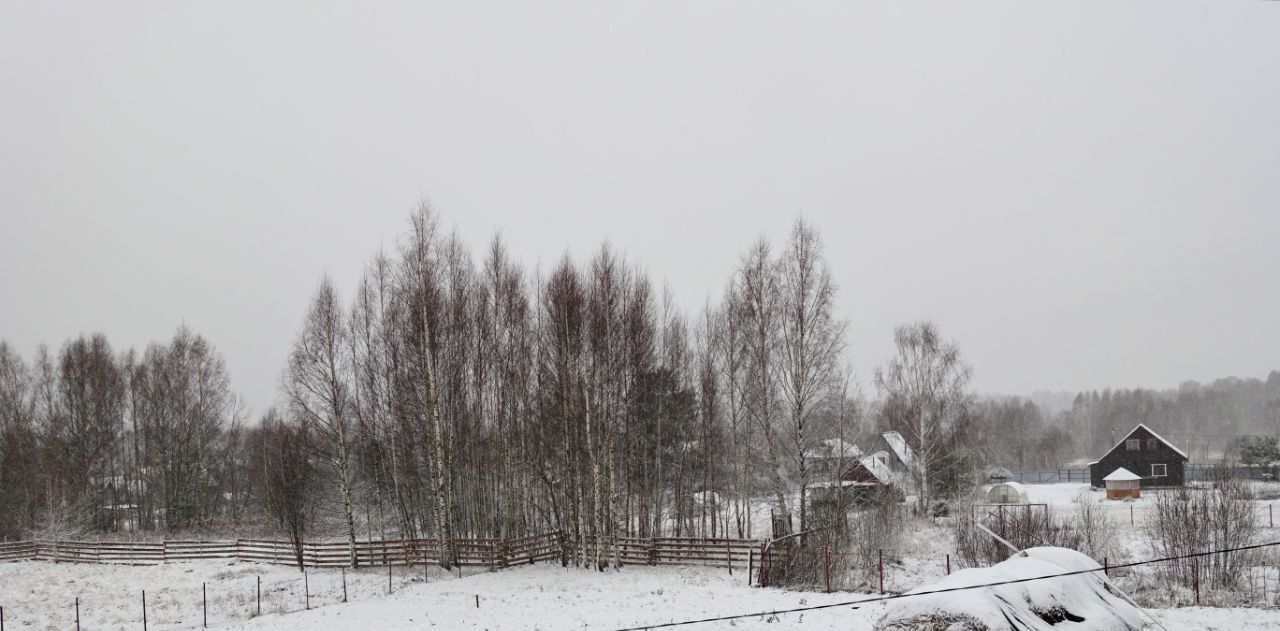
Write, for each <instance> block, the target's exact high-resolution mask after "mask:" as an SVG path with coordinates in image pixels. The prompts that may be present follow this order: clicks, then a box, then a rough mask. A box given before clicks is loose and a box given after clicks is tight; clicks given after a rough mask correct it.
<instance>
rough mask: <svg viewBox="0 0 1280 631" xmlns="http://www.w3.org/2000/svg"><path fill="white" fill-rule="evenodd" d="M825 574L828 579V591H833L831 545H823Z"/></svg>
mask: <svg viewBox="0 0 1280 631" xmlns="http://www.w3.org/2000/svg"><path fill="white" fill-rule="evenodd" d="M822 556H823V572H822V573H823V575H824V576H825V577H826V580H827V593H828V594H830V593H831V546H822Z"/></svg>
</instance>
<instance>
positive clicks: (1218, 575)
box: [1149, 467, 1258, 590]
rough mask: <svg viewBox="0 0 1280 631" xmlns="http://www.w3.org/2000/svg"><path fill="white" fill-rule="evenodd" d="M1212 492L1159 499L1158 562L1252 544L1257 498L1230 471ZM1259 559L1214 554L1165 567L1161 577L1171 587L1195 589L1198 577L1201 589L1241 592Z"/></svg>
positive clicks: (1218, 477)
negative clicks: (1159, 560)
mask: <svg viewBox="0 0 1280 631" xmlns="http://www.w3.org/2000/svg"><path fill="white" fill-rule="evenodd" d="M1211 479H1212V481H1213V484H1212V486H1211V487H1209V488H1190V487H1183V488H1180V489H1176V490H1173V491H1167V492H1164V493H1161V494H1159V495H1157V496H1156V501H1155V518H1154V519H1153V520H1152V521H1151V522H1150V525H1149V528H1150V532H1151V535H1152V538H1153V539H1154V542H1153V546H1154V548H1155V550H1154V551H1155V554H1156V556H1159V557H1174V556H1186V555H1189V554H1195V553H1199V552H1207V551H1211V550H1226V549H1230V548H1238V547H1241V546H1247V545H1249V544H1251V543H1253V540H1254V534H1255V529H1256V525H1255V522H1254V514H1253V511H1254V508H1253V493H1252V491H1251V490H1250V488H1249V486H1248V485H1247V484H1246V483H1245V482H1244V481H1242V480H1238V479H1235V478H1233V477H1231V473H1230V470H1229V469H1227V468H1226V467H1219V468H1217V469H1215V470H1214V471H1213V472H1212V474H1211ZM1257 560H1258V553H1257V552H1256V551H1242V552H1233V553H1230V554H1214V555H1209V556H1205V557H1200V558H1199V559H1196V560H1194V561H1193V560H1191V559H1186V560H1182V561H1178V562H1170V563H1164V564H1161V565H1160V566H1159V567H1158V570H1157V573H1158V574H1159V575H1161V576H1162V577H1163V579H1164V580H1165V581H1166V582H1167V583H1169V584H1171V585H1180V586H1182V587H1186V588H1190V587H1191V586H1192V584H1193V580H1194V578H1195V577H1196V575H1197V573H1198V575H1199V580H1200V585H1201V587H1202V589H1206V590H1212V589H1227V590H1233V589H1239V588H1240V587H1241V586H1242V578H1243V576H1244V574H1245V571H1246V568H1249V567H1251V566H1252V565H1255V564H1256V563H1257Z"/></svg>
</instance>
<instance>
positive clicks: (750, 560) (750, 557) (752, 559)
mask: <svg viewBox="0 0 1280 631" xmlns="http://www.w3.org/2000/svg"><path fill="white" fill-rule="evenodd" d="M755 565H756V549H755V548H747V587H751V574H752V571H753V570H755ZM0 631H4V630H3V629H0Z"/></svg>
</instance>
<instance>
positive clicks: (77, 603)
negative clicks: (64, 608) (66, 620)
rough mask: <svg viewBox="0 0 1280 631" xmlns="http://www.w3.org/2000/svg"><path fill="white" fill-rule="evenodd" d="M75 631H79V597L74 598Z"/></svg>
mask: <svg viewBox="0 0 1280 631" xmlns="http://www.w3.org/2000/svg"><path fill="white" fill-rule="evenodd" d="M76 631H80V597H79V596H76Z"/></svg>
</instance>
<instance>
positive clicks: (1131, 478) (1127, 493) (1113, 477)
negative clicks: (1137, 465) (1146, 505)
mask: <svg viewBox="0 0 1280 631" xmlns="http://www.w3.org/2000/svg"><path fill="white" fill-rule="evenodd" d="M1102 481H1103V483H1104V484H1106V485H1107V499H1109V500H1122V499H1126V498H1130V497H1132V498H1135V499H1136V498H1139V497H1142V476H1139V475H1138V474H1136V473H1134V472H1132V471H1130V470H1128V469H1125V468H1124V467H1120V468H1119V469H1116V470H1115V471H1112V472H1111V473H1109V474H1107V477H1105V478H1103V479H1102Z"/></svg>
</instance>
